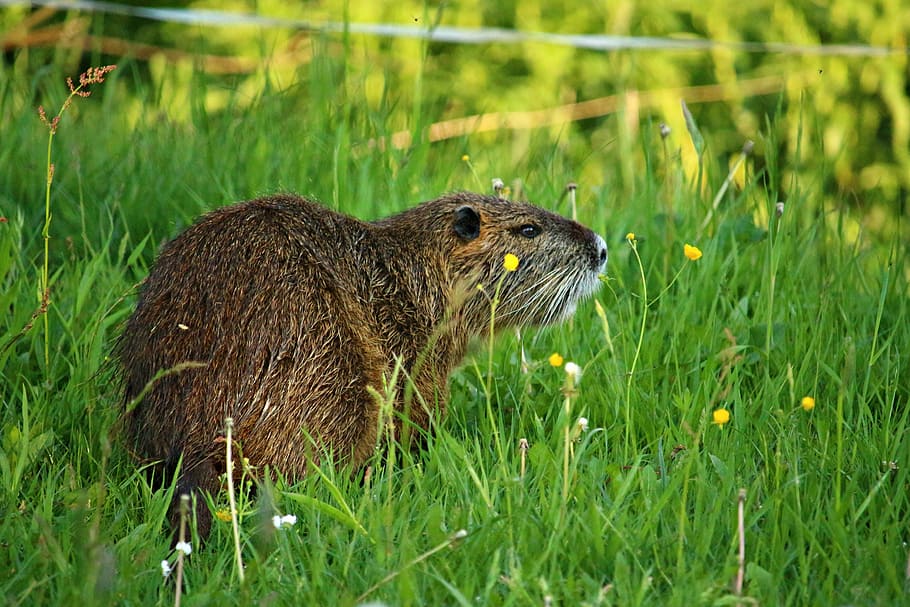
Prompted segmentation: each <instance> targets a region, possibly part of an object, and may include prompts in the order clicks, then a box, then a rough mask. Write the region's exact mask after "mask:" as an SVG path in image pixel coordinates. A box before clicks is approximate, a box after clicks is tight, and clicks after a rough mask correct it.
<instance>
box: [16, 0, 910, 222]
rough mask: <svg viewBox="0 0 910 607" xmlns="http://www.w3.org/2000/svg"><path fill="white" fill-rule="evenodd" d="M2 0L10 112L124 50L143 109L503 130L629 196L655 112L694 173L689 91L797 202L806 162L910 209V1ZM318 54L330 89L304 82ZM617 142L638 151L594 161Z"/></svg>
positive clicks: (356, 127) (125, 114) (699, 117)
mask: <svg viewBox="0 0 910 607" xmlns="http://www.w3.org/2000/svg"><path fill="white" fill-rule="evenodd" d="M0 6H2V7H3V8H2V12H0V40H2V45H3V53H4V55H3V72H4V79H9V78H15V77H17V76H22V77H23V78H24V79H25V81H26V82H28V86H27V88H25V89H21V88H20V89H16V90H15V91H12V90H11V89H10V87H6V88H5V91H6V94H7V100H6V101H7V103H6V104H5V105H4V107H6V108H7V109H9V108H12V109H13V110H14V111H16V112H20V111H21V112H29V111H33V108H34V107H35V106H37V105H38V104H39V103H40V102H41V100H46V99H47V98H48V97H49V96H51V97H52V98H53V96H54V92H55V91H56V94H57V96H58V97H59V96H60V95H62V94H64V93H65V92H66V90H65V89H61V87H62V82H61V78H57V77H55V78H54V79H50V78H48V77H47V75H48V71H49V70H54V71H55V72H57V71H62V72H63V73H68V74H72V75H75V74H78V73H79V72H81V71H83V70H84V69H85V68H87V67H88V66H90V65H101V64H107V63H120V64H121V65H123V66H124V67H125V69H127V70H129V72H130V77H126V74H123V73H121V74H119V75H118V76H119V79H118V83H119V84H118V86H119V87H120V88H121V89H127V90H126V91H124V92H125V93H126V94H124V95H120V96H119V97H118V102H117V106H118V107H117V114H118V116H119V117H120V119H122V120H125V121H126V122H127V123H128V124H132V125H133V126H135V125H138V124H140V123H141V122H142V121H143V120H147V119H148V117H147V115H146V114H147V113H148V112H149V109H150V106H153V107H154V111H155V112H157V113H158V116H159V118H160V119H166V120H168V121H173V122H176V123H181V122H184V123H185V122H188V121H192V120H193V114H194V113H196V114H197V117H198V115H203V114H204V115H206V116H210V115H217V114H219V113H224V112H235V113H242V111H243V109H244V108H250V107H254V106H255V105H256V103H257V101H258V100H260V99H261V98H262V97H263V96H266V95H272V94H276V93H277V94H280V95H281V97H282V98H283V99H284V107H285V108H286V109H287V110H288V111H289V114H288V115H287V119H288V120H294V119H295V115H300V114H305V113H307V112H310V111H313V108H314V107H315V106H318V107H319V108H320V110H319V111H327V113H326V116H327V117H328V118H329V119H332V120H335V121H337V122H339V123H342V122H344V123H347V124H349V125H351V126H352V128H351V131H350V138H351V142H350V143H351V146H355V147H356V146H364V145H366V146H368V147H373V146H376V145H380V146H384V145H387V144H388V145H391V146H393V147H395V148H398V149H407V148H408V147H409V146H410V145H412V144H413V140H414V138H415V137H416V138H428V139H429V140H430V141H440V142H445V141H449V142H451V141H453V140H454V141H455V142H456V143H455V144H453V146H452V147H453V149H452V152H451V153H452V154H453V160H452V162H456V163H457V158H459V157H460V155H459V154H457V152H458V148H459V147H461V148H465V149H464V151H465V152H466V153H467V152H470V151H471V150H470V149H467V148H468V147H473V148H474V149H477V148H482V147H484V146H488V145H489V146H494V145H495V146H496V147H497V149H499V150H500V151H501V150H507V153H508V155H509V156H510V157H511V158H512V159H513V160H514V161H515V162H516V163H524V164H525V165H527V164H528V161H529V160H531V158H530V157H531V156H533V154H534V153H535V152H534V150H536V149H540V148H541V147H543V148H545V149H546V148H549V149H551V150H552V149H554V148H555V149H558V150H559V152H560V154H561V155H564V157H565V158H567V159H568V165H569V167H570V172H571V175H569V176H568V177H567V178H572V179H575V180H577V181H579V182H582V183H584V184H586V185H587V186H588V187H591V188H598V187H604V186H605V184H610V185H609V187H611V188H612V189H614V190H619V191H622V190H623V188H625V187H628V186H629V184H630V183H633V182H634V181H635V178H636V172H637V171H641V170H643V168H644V164H645V163H647V162H648V158H647V154H641V153H633V152H635V151H636V150H637V149H639V148H640V147H641V146H642V145H646V146H647V145H655V143H654V142H659V141H660V129H659V124H661V123H665V124H666V125H668V126H669V127H670V136H669V139H668V143H669V146H670V149H671V151H672V152H673V153H674V154H678V155H679V156H680V158H681V161H682V165H683V166H684V167H685V170H686V172H687V175H688V176H689V178H691V179H695V178H696V177H697V175H698V170H697V167H698V158H697V152H696V150H695V148H694V147H693V145H692V142H691V139H690V138H689V137H688V135H687V133H686V127H685V122H684V119H683V113H682V111H681V109H680V100H682V99H685V100H686V101H687V103H688V104H689V107H690V109H691V111H692V113H693V116H694V118H695V120H696V121H697V123H698V125H699V126H700V128H701V131H702V133H703V134H704V135H705V138H706V142H707V147H706V151H705V153H706V154H708V155H711V156H714V158H715V159H716V160H720V161H721V162H720V166H728V165H729V164H732V162H734V161H735V159H736V158H737V157H738V155H739V152H740V150H741V148H742V146H743V144H744V142H745V141H747V140H755V141H756V143H757V147H756V149H755V153H754V155H753V157H752V158H751V159H750V163H754V165H753V166H752V170H753V171H760V170H761V169H762V168H764V165H765V164H766V163H767V161H768V157H769V155H772V154H773V155H774V156H775V158H776V160H775V162H776V163H777V165H778V166H779V170H776V171H774V173H773V179H774V181H775V182H776V183H774V184H768V185H771V186H773V187H774V188H778V189H779V191H780V197H781V199H782V200H785V199H786V197H787V194H788V192H789V191H790V190H791V189H792V188H793V187H795V186H794V183H796V182H797V181H795V180H798V178H799V176H800V175H803V176H808V179H806V180H804V181H802V187H806V188H812V189H814V190H816V191H817V193H818V195H819V196H820V197H822V198H823V200H822V201H821V203H822V204H823V205H824V204H835V205H837V206H844V207H847V208H850V209H852V210H853V211H855V216H856V217H857V221H859V222H860V223H861V224H863V225H865V226H866V227H868V228H871V229H873V231H875V232H877V233H880V234H882V235H884V236H886V237H887V236H893V235H894V231H895V230H898V229H899V228H898V222H897V221H896V220H897V218H898V217H900V216H905V215H906V214H907V191H908V187H910V145H908V144H910V99H908V94H910V86H908V79H907V78H908V68H907V38H906V36H907V32H910V10H907V7H906V5H905V4H904V3H903V2H901V1H900V0H880V1H876V2H860V1H855V0H834V1H832V2H829V3H817V2H806V1H800V0H791V1H770V0H769V1H755V2H734V3H730V2H726V1H724V2H721V1H719V0H708V1H705V2H700V3H689V2H677V1H674V0H654V1H652V2H644V3H643V2H633V1H631V0H617V1H610V2H596V3H584V2H553V1H551V0H550V1H548V0H521V1H520V2H519V1H509V0H506V1H503V2H496V3H487V2H478V1H470V0H460V1H453V2H442V3H419V2H408V1H400V2H399V1H396V2H364V1H360V2H358V1H353V2H352V1H345V0H320V1H308V2H295V3H287V2H279V1H277V0H261V1H257V2H237V1H228V2H168V3H140V2H121V3H107V2H58V3H38V2H32V3H28V2H0ZM314 58H315V59H314ZM127 59H128V60H129V62H128V63H124V62H125V60H127ZM314 71H320V72H321V74H322V76H320V80H319V82H320V86H319V87H318V90H317V87H314V86H307V85H305V83H306V82H307V81H310V82H312V79H313V77H314V76H313V73H314ZM48 89H50V90H48ZM140 89H141V90H140ZM131 91H132V93H134V94H133V96H132V99H133V102H132V103H130V102H129V99H130V96H129V94H128V93H130V92H131ZM351 100H356V101H357V103H355V104H353V105H352V104H351V103H350V101H351ZM45 103H46V101H45ZM333 108H335V113H333ZM351 108H354V109H353V110H352V109H351ZM352 114H353V115H352ZM356 114H362V115H356ZM468 136H473V138H472V139H471V146H468V145H466V144H464V141H466V138H467V137H468ZM658 145H659V144H658ZM768 146H773V147H774V148H775V149H774V150H769V149H768ZM500 153H501V152H500ZM613 154H615V156H613ZM605 157H613V158H625V159H626V160H625V161H623V162H613V163H611V164H613V165H614V166H612V167H605V166H604V164H605V163H604V162H591V161H590V160H591V159H592V158H601V159H603V158H605ZM707 166H710V165H707ZM820 175H821V176H822V177H819V176H820ZM703 177H704V178H710V175H708V176H703ZM722 177H723V175H721V176H720V177H719V178H722ZM553 178H554V179H557V178H556V176H554V177H553ZM766 178H767V176H766ZM559 179H562V177H559Z"/></svg>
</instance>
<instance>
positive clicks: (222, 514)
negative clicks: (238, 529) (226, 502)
mask: <svg viewBox="0 0 910 607" xmlns="http://www.w3.org/2000/svg"><path fill="white" fill-rule="evenodd" d="M215 518H217V519H218V520H219V521H221V522H223V523H227V522H228V521H230V520H231V513H230V512H228V511H227V510H216V511H215Z"/></svg>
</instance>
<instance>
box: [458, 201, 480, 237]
mask: <svg viewBox="0 0 910 607" xmlns="http://www.w3.org/2000/svg"><path fill="white" fill-rule="evenodd" d="M452 227H453V228H454V230H455V233H456V234H458V236H460V237H461V238H463V239H465V240H474V239H475V238H477V237H478V236H480V215H478V214H477V211H475V210H474V208H473V207H470V206H468V205H465V206H463V207H458V208H457V209H455V215H454V220H453V221H452Z"/></svg>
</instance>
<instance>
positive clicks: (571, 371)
mask: <svg viewBox="0 0 910 607" xmlns="http://www.w3.org/2000/svg"><path fill="white" fill-rule="evenodd" d="M565 370H566V375H568V376H569V377H571V378H572V381H577V380H578V378H579V377H581V367H579V366H578V365H576V364H575V363H572V362H568V363H566V366H565Z"/></svg>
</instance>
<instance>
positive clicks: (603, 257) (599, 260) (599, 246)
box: [592, 234, 607, 272]
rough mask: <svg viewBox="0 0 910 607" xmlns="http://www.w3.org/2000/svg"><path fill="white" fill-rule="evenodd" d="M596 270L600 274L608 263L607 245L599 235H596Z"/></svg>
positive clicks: (594, 257)
mask: <svg viewBox="0 0 910 607" xmlns="http://www.w3.org/2000/svg"><path fill="white" fill-rule="evenodd" d="M592 252H593V253H594V255H593V260H592V261H593V262H594V269H595V270H596V271H598V272H600V271H602V270H603V267H604V264H606V263H607V243H606V242H605V241H604V239H603V238H601V237H600V235H599V234H594V251H592Z"/></svg>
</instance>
